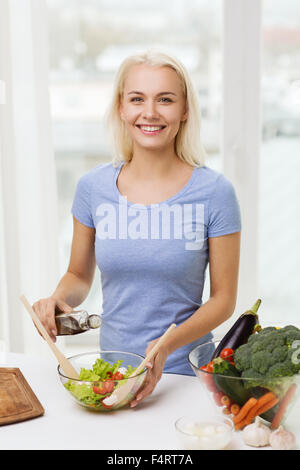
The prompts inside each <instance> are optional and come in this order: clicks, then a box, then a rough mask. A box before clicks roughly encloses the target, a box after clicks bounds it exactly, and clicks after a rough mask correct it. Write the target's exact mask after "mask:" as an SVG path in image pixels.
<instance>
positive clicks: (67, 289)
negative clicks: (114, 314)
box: [32, 217, 96, 341]
mask: <svg viewBox="0 0 300 470" xmlns="http://www.w3.org/2000/svg"><path fill="white" fill-rule="evenodd" d="M73 227H74V228H73V240H72V247H71V256H70V262H69V266H68V269H67V272H66V274H65V275H64V276H63V277H62V278H61V280H60V282H59V284H58V286H57V288H56V289H55V291H54V292H53V294H52V295H51V296H50V297H47V298H45V299H40V300H38V301H36V302H35V303H34V304H33V306H32V308H33V309H34V311H35V312H36V314H37V315H38V317H39V319H40V320H41V322H42V323H43V325H44V327H45V328H46V330H47V331H48V333H49V335H50V336H51V338H52V339H53V341H55V340H56V334H57V330H56V324H55V312H56V311H57V310H58V311H60V312H67V313H68V312H70V311H72V310H73V308H74V307H77V305H80V304H81V303H82V302H83V301H84V299H85V298H86V297H87V295H88V293H89V291H90V288H91V285H92V282H93V278H94V273H95V265H96V260H95V248H94V241H95V229H93V228H90V227H87V226H85V225H83V224H81V223H80V222H79V221H78V220H77V219H75V217H73Z"/></svg>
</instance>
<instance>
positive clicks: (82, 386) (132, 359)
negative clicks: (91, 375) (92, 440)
mask: <svg viewBox="0 0 300 470" xmlns="http://www.w3.org/2000/svg"><path fill="white" fill-rule="evenodd" d="M99 358H100V359H103V360H104V361H106V362H109V363H110V364H112V365H113V364H115V363H116V362H117V361H120V360H122V364H121V366H120V367H121V368H123V367H126V368H128V366H131V367H132V368H136V367H138V366H139V365H140V363H141V362H142V361H143V359H144V357H143V356H140V355H139V354H134V353H129V352H123V351H96V352H88V353H83V354H77V355H76V356H72V357H69V358H68V360H69V361H70V362H71V364H72V365H73V367H74V368H75V369H76V371H77V372H78V374H80V371H81V369H82V368H84V369H92V367H93V364H94V363H95V361H96V360H97V359H99ZM57 370H58V375H59V378H60V381H61V383H62V384H63V386H64V388H65V390H66V391H67V392H68V394H69V395H70V396H71V397H72V398H73V400H75V401H76V402H77V403H78V404H79V405H82V406H84V407H87V408H90V409H93V410H96V411H114V410H117V409H120V408H125V407H126V406H127V405H128V404H129V403H130V402H131V401H132V399H133V398H134V396H135V395H136V394H137V392H138V391H139V389H140V388H141V386H142V385H143V382H144V380H145V378H146V374H147V369H146V368H145V369H143V370H142V371H141V372H140V373H139V374H138V375H137V376H134V377H130V378H127V379H121V380H115V379H114V380H106V381H102V382H100V381H90V380H77V379H73V378H70V377H67V376H66V375H65V374H64V372H63V370H62V368H61V367H60V365H59V366H58V367H57ZM127 381H130V384H131V386H130V389H129V391H128V394H127V396H126V397H125V398H124V399H123V400H122V401H121V402H120V403H116V404H115V405H112V406H107V405H104V403H102V400H103V398H104V395H102V394H101V393H103V392H100V391H99V390H101V387H102V389H103V384H106V385H105V386H107V387H108V388H106V392H107V393H106V396H105V397H107V396H109V395H108V393H110V394H111V393H112V392H113V391H114V390H115V389H116V388H118V387H119V386H121V385H122V384H124V383H126V382H127Z"/></svg>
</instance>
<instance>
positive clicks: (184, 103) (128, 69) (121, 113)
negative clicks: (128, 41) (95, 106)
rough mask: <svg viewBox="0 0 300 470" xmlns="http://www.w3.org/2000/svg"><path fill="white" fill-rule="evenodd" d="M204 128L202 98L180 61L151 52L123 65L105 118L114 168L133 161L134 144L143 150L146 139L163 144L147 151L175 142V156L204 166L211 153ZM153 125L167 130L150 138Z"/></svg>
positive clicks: (153, 144)
mask: <svg viewBox="0 0 300 470" xmlns="http://www.w3.org/2000/svg"><path fill="white" fill-rule="evenodd" d="M158 71H159V73H157V72H158ZM187 116H189V119H188V120H187ZM200 123H201V118H200V105H199V102H198V96H197V93H196V92H195V89H194V86H193V84H192V82H191V79H190V77H189V75H188V74H187V72H186V70H185V67H184V66H183V65H182V64H181V63H180V62H179V61H178V60H175V59H174V58H172V57H170V56H169V55H167V54H164V53H163V52H158V51H155V50H149V51H147V52H146V53H144V54H140V55H136V56H133V57H132V56H130V57H128V58H126V59H125V60H124V61H123V62H122V64H121V66H120V68H119V70H118V73H117V74H116V77H115V86H114V93H113V97H112V101H111V104H110V107H109V109H108V112H107V114H106V124H107V127H108V130H109V135H110V141H111V146H112V148H113V150H114V154H113V163H114V165H115V166H117V165H118V164H119V163H120V162H121V161H123V160H125V161H130V160H131V159H132V155H133V145H134V143H135V144H136V145H137V146H138V148H139V151H141V147H140V145H141V142H142V141H144V139H143V140H141V138H142V136H143V135H150V136H151V135H152V136H154V135H155V136H156V135H159V136H160V137H161V139H159V142H157V139H156V140H153V141H150V142H149V141H147V146H148V148H150V147H149V146H152V148H156V146H157V144H158V145H159V146H162V145H163V146H164V147H165V146H166V145H169V144H170V142H172V140H174V139H175V146H173V147H174V148H173V150H172V151H173V153H174V152H175V153H176V155H177V156H178V157H179V158H180V159H181V160H183V161H186V162H187V163H189V164H190V165H196V166H201V165H202V164H203V163H204V160H205V156H206V154H205V150H204V148H203V146H202V143H201V140H200ZM141 126H148V129H147V128H142V127H141ZM149 126H156V127H157V126H158V127H161V128H162V130H158V131H155V134H153V133H150V134H149V132H151V131H154V130H153V129H149ZM156 132H158V133H157V134H156ZM144 150H145V149H144Z"/></svg>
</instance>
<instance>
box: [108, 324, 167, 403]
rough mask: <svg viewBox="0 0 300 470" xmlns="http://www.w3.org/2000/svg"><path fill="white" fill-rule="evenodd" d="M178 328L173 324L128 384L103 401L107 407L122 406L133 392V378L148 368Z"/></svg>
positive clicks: (125, 383) (130, 376)
mask: <svg viewBox="0 0 300 470" xmlns="http://www.w3.org/2000/svg"><path fill="white" fill-rule="evenodd" d="M174 328H176V324H175V323H172V325H171V326H169V328H168V329H167V331H166V332H165V333H164V334H163V335H162V336H161V337H160V338H159V340H158V341H157V343H156V344H155V345H154V346H153V348H152V349H151V351H150V352H149V354H147V356H146V357H145V359H144V360H143V361H142V362H141V363H140V365H139V366H138V367H137V368H136V369H135V370H134V371H133V372H132V374H130V375H129V377H128V378H127V379H126V382H125V381H124V384H122V385H120V387H119V388H117V389H116V390H114V391H113V393H112V394H111V395H110V396H109V397H106V398H104V399H103V403H104V404H105V405H107V406H114V407H115V406H116V405H118V404H120V403H121V402H122V401H123V400H124V398H126V397H127V395H128V394H129V393H130V392H131V390H132V389H133V387H134V384H135V380H134V379H133V377H135V376H137V375H138V374H139V373H140V372H141V371H142V370H143V369H144V368H145V366H146V364H147V363H148V362H149V361H150V360H151V359H152V357H153V356H154V354H156V352H157V351H158V350H159V348H160V347H161V345H162V344H163V343H164V341H165V340H166V339H167V337H168V336H169V334H170V333H172V331H173V330H174Z"/></svg>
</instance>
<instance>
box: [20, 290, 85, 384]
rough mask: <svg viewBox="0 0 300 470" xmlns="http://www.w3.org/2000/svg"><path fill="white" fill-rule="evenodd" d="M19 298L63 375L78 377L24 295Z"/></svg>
mask: <svg viewBox="0 0 300 470" xmlns="http://www.w3.org/2000/svg"><path fill="white" fill-rule="evenodd" d="M20 300H21V302H22V303H23V305H24V307H25V308H26V310H27V311H28V313H29V315H30V316H31V318H32V320H33V322H34V324H35V326H36V327H37V329H38V331H39V332H40V333H41V335H42V336H43V338H44V340H45V341H46V342H47V343H48V345H49V347H50V349H51V350H52V352H53V354H54V355H55V356H56V359H57V360H58V362H59V364H60V366H61V368H62V370H63V371H64V373H65V375H66V376H67V377H69V378H70V379H76V380H78V379H79V374H78V372H77V371H76V369H75V368H74V367H73V366H72V364H71V362H70V361H69V360H68V359H67V358H66V357H65V356H64V355H63V353H62V352H61V351H60V350H59V349H58V347H57V346H56V345H55V344H54V342H53V341H52V339H51V338H50V336H49V334H48V332H47V330H46V328H45V327H44V325H43V324H42V322H41V321H40V319H39V318H38V316H37V314H36V313H35V311H34V310H33V308H32V307H31V305H30V303H29V302H28V300H27V299H26V297H25V296H24V295H23V294H22V295H21V296H20Z"/></svg>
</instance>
